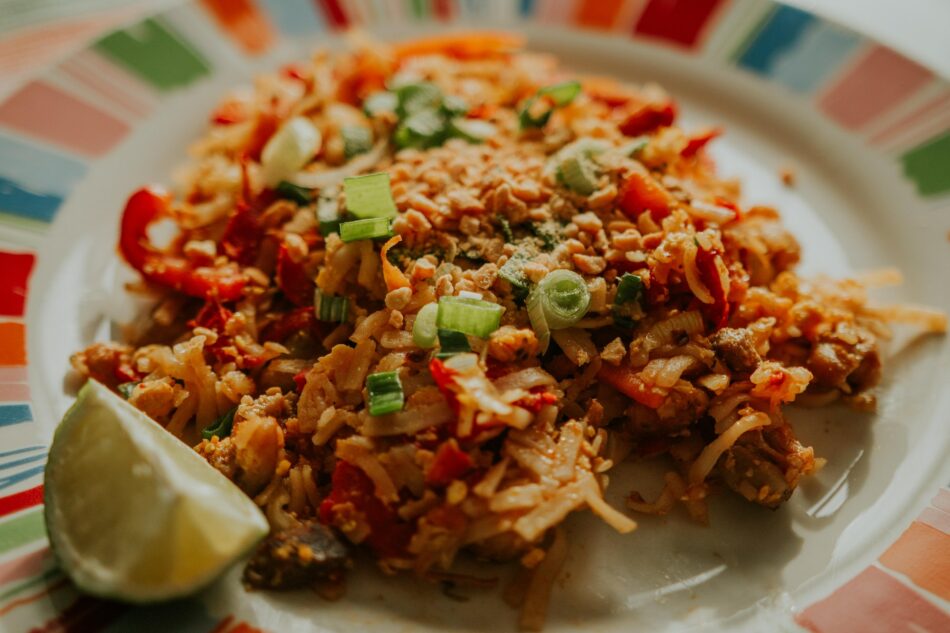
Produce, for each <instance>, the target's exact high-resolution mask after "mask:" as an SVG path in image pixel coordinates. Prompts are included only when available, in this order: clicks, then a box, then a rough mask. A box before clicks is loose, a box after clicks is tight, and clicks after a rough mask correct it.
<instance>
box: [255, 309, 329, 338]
mask: <svg viewBox="0 0 950 633" xmlns="http://www.w3.org/2000/svg"><path fill="white" fill-rule="evenodd" d="M298 332H309V333H311V334H313V335H314V336H315V337H320V335H321V332H320V322H319V321H317V319H316V318H315V317H314V314H313V306H304V307H302V308H295V309H293V310H291V311H290V312H287V313H285V314H282V315H281V316H280V317H278V318H277V319H274V320H273V321H271V322H270V323H268V324H267V325H266V326H264V329H263V330H261V340H262V341H265V342H266V341H276V342H278V343H283V342H284V341H286V340H287V339H288V338H290V337H291V335H293V334H296V333H298Z"/></svg>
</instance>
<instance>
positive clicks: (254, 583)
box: [244, 520, 349, 590]
mask: <svg viewBox="0 0 950 633" xmlns="http://www.w3.org/2000/svg"><path fill="white" fill-rule="evenodd" d="M348 564H349V552H348V551H347V548H346V545H344V544H343V542H342V541H341V540H340V539H339V538H337V536H336V534H335V533H334V532H333V530H332V529H330V528H329V527H327V526H325V525H323V524H322V523H319V522H318V521H315V520H310V521H304V522H303V523H301V524H300V525H298V526H296V527H292V528H290V529H288V530H284V531H282V532H277V533H276V534H272V535H271V536H269V537H267V539H266V540H265V541H264V542H263V543H261V544H260V546H258V548H257V551H256V552H254V555H253V556H252V557H251V560H249V561H248V563H247V566H246V567H245V568H244V584H245V585H246V586H248V587H251V588H255V589H277V590H281V589H298V588H300V587H307V586H309V585H311V584H313V583H315V582H317V581H320V580H328V579H331V580H332V579H342V576H343V571H344V569H345V568H346V567H347V565H348Z"/></svg>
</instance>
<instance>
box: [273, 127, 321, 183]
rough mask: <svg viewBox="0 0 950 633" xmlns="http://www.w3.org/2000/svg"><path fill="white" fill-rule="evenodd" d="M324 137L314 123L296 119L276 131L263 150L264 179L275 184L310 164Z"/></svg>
mask: <svg viewBox="0 0 950 633" xmlns="http://www.w3.org/2000/svg"><path fill="white" fill-rule="evenodd" d="M322 141H323V136H322V135H321V134H320V130H319V129H317V127H316V126H315V125H314V124H313V122H312V121H311V120H310V119H308V118H306V117H302V116H297V117H294V118H292V119H290V120H289V121H287V122H286V123H284V124H283V125H282V126H280V129H278V130H277V132H275V133H274V134H273V135H272V136H271V137H270V140H268V141H267V144H266V145H265V146H264V149H263V150H261V168H262V171H263V173H264V180H265V181H267V183H268V184H276V183H278V182H280V181H281V180H285V179H286V178H287V177H288V176H291V175H292V174H294V172H296V171H297V170H299V169H300V168H302V167H303V166H305V165H306V164H307V163H309V162H310V159H311V158H313V156H314V154H316V153H317V151H318V150H319V149H320V145H321V144H322Z"/></svg>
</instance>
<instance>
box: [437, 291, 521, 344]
mask: <svg viewBox="0 0 950 633" xmlns="http://www.w3.org/2000/svg"><path fill="white" fill-rule="evenodd" d="M504 311H505V309H504V308H503V307H502V306H500V305H498V304H497V303H491V302H489V301H483V300H481V299H468V298H465V297H442V298H441V299H439V313H438V315H437V316H436V320H435V322H436V325H437V326H438V327H439V328H440V329H444V330H455V331H456V332H462V333H463V334H471V335H472V336H478V337H480V338H488V335H489V334H491V333H492V332H494V331H495V330H497V329H498V327H499V326H500V325H501V314H502V313H503V312H504Z"/></svg>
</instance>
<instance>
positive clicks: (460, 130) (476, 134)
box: [449, 117, 498, 143]
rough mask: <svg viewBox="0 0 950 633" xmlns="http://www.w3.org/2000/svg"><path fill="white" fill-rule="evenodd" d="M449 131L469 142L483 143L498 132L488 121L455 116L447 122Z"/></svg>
mask: <svg viewBox="0 0 950 633" xmlns="http://www.w3.org/2000/svg"><path fill="white" fill-rule="evenodd" d="M449 133H450V134H451V135H452V136H454V137H456V138H460V139H464V140H466V141H468V142H469V143H484V142H485V141H487V140H488V139H490V138H491V137H493V136H495V135H496V134H498V128H496V127H495V126H494V125H492V124H491V123H489V122H488V121H482V120H480V119H463V118H459V117H457V118H454V119H452V121H451V122H450V123H449Z"/></svg>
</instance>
